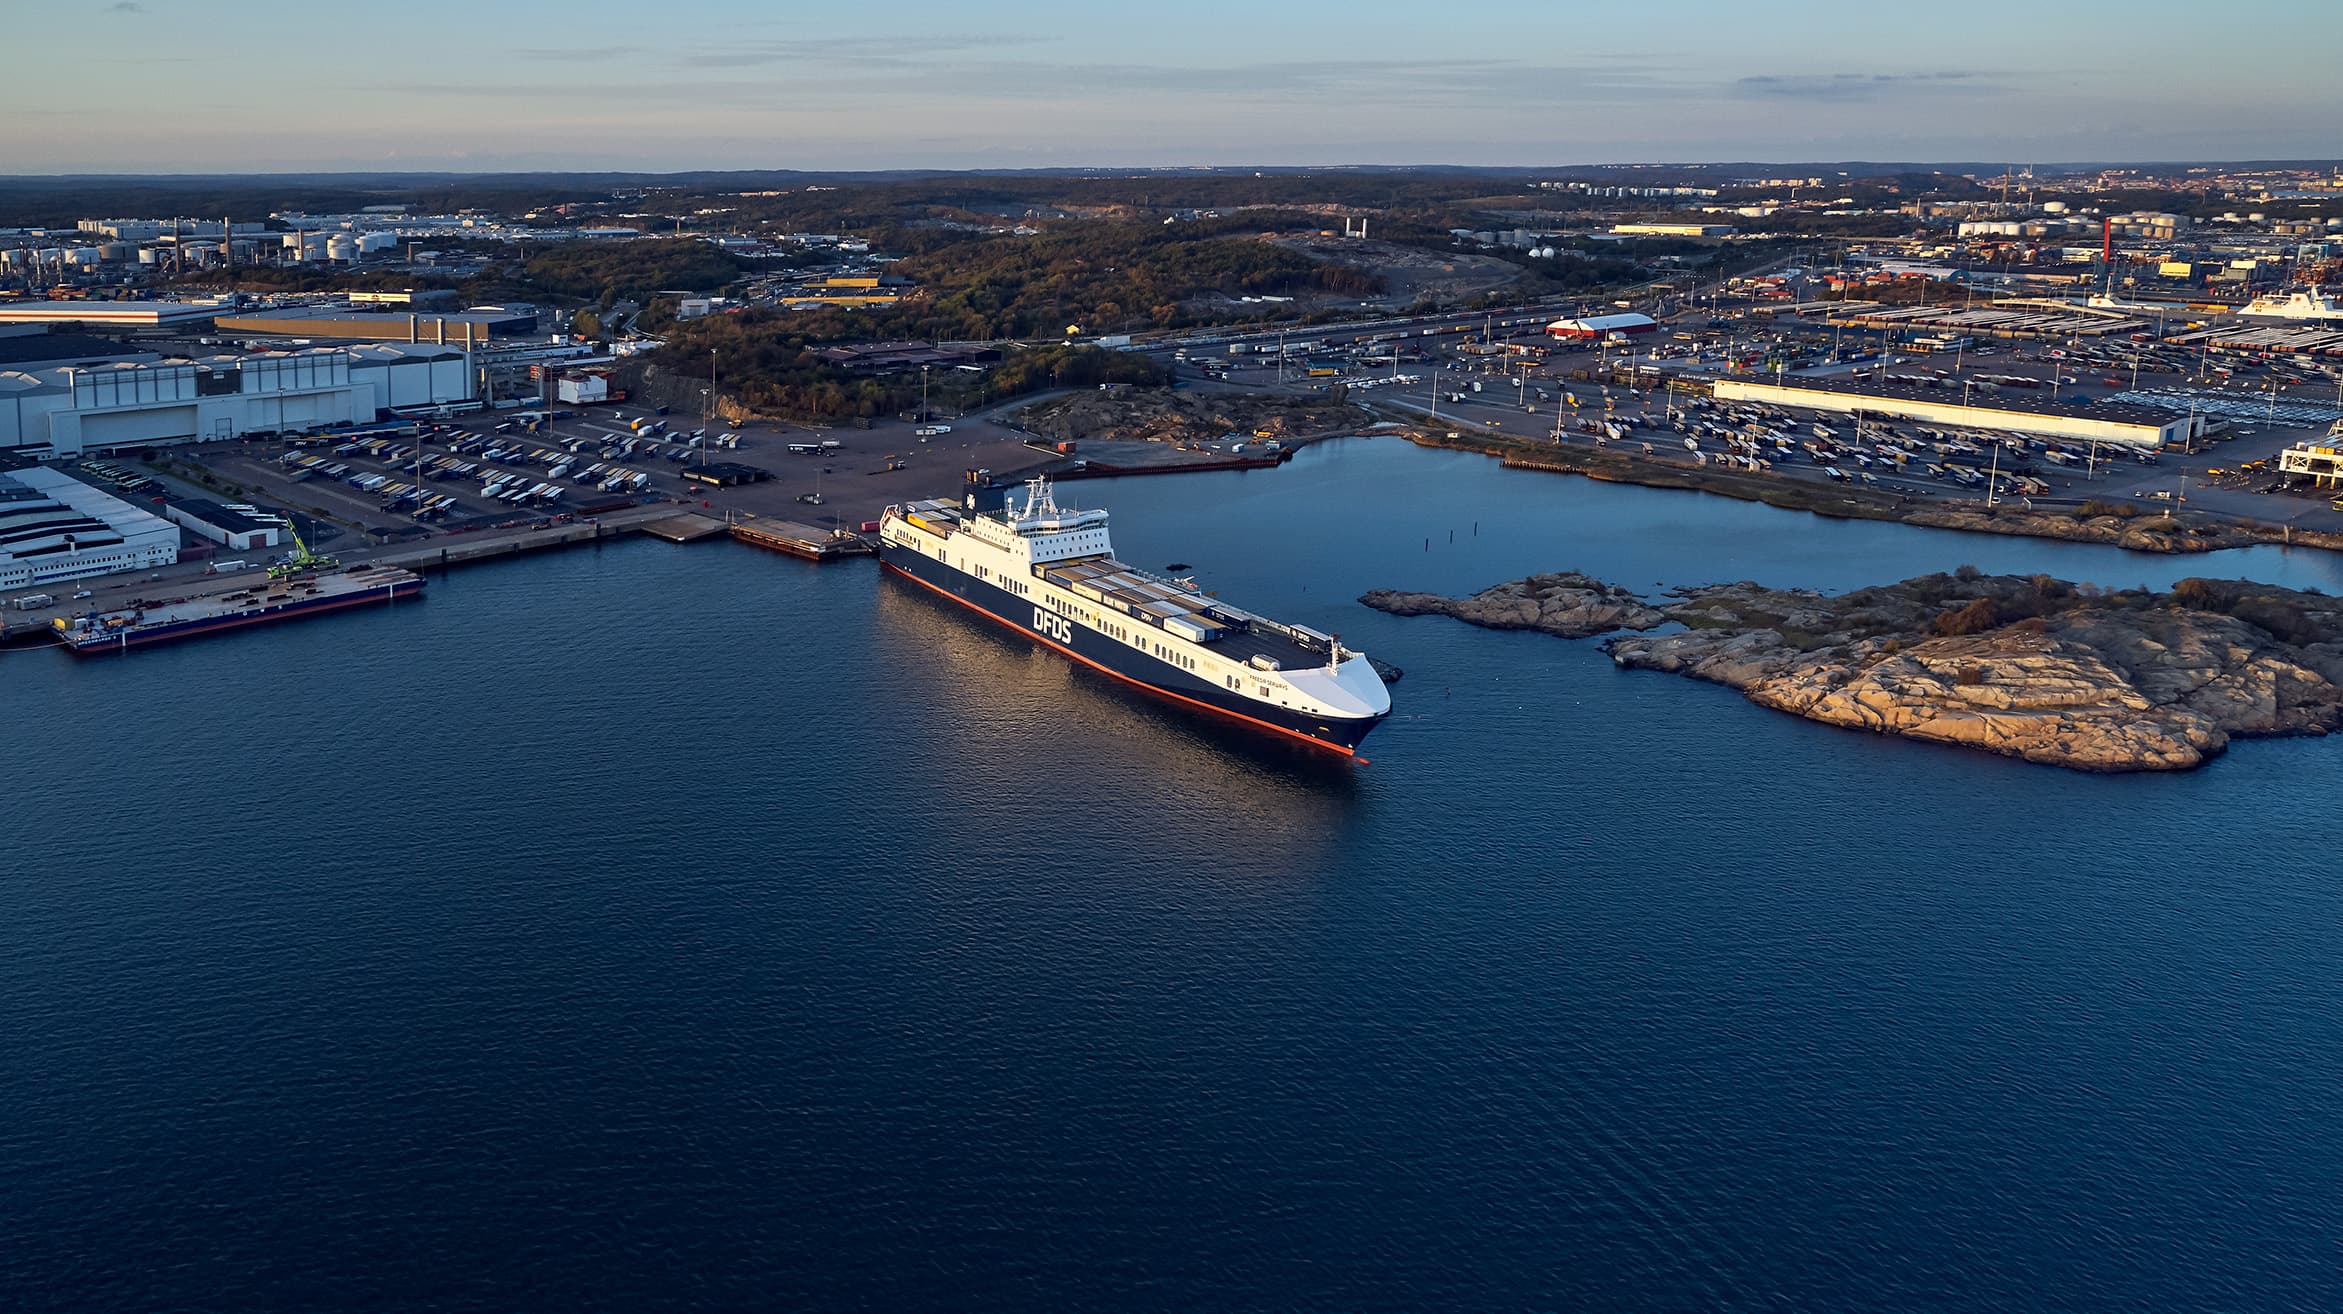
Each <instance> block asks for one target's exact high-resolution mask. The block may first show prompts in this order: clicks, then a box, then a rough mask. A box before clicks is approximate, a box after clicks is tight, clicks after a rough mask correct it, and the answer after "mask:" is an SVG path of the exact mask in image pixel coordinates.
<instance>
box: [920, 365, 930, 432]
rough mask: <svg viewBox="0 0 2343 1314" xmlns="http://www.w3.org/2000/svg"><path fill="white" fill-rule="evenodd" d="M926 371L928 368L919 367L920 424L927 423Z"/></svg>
mask: <svg viewBox="0 0 2343 1314" xmlns="http://www.w3.org/2000/svg"><path fill="white" fill-rule="evenodd" d="M927 370H928V367H927V366H925V365H922V366H920V367H919V422H920V423H921V424H926V423H927Z"/></svg>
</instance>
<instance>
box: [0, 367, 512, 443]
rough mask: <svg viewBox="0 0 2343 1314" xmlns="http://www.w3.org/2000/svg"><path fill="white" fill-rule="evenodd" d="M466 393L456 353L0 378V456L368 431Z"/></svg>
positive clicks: (469, 379) (467, 375) (466, 372)
mask: <svg viewBox="0 0 2343 1314" xmlns="http://www.w3.org/2000/svg"><path fill="white" fill-rule="evenodd" d="M473 391H474V390H473V370H472V364H471V360H470V358H469V356H468V355H467V354H466V353H465V352H464V351H463V350H462V349H460V348H456V347H441V346H433V345H427V344H415V345H409V344H403V343H401V344H386V345H382V346H364V347H321V348H315V349H312V350H305V351H289V352H269V353H267V354H264V355H257V356H210V357H205V358H203V359H201V360H162V361H154V362H150V363H143V364H134V363H124V362H117V363H111V364H106V365H98V366H89V367H69V368H63V369H46V370H31V371H10V372H0V450H11V449H13V450H14V451H16V452H18V453H19V454H21V455H26V456H33V457H38V458H47V457H73V456H82V455H87V454H94V453H102V452H111V451H122V450H127V449H131V448H138V447H152V446H158V445H168V444H174V443H188V442H209V441H224V440H228V439H234V438H240V437H243V436H244V435H246V434H254V433H277V432H282V431H288V430H301V429H314V428H318V427H321V426H325V425H333V424H350V423H355V422H361V421H370V420H374V419H376V418H378V417H379V416H380V414H381V412H383V411H386V410H388V409H390V408H392V407H394V406H427V405H438V404H440V403H443V402H455V401H468V400H470V399H471V397H472V395H473Z"/></svg>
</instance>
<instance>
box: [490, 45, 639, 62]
mask: <svg viewBox="0 0 2343 1314" xmlns="http://www.w3.org/2000/svg"><path fill="white" fill-rule="evenodd" d="M514 53H515V54H517V55H519V56H520V57H521V58H523V59H542V60H551V61H554V62H557V63H564V64H596V63H600V62H601V61H603V60H606V59H617V58H619V57H620V56H622V55H628V54H640V53H641V52H640V51H638V50H635V49H633V48H631V47H628V46H570V47H566V48H554V47H537V48H532V49H528V50H520V51H515V52H514Z"/></svg>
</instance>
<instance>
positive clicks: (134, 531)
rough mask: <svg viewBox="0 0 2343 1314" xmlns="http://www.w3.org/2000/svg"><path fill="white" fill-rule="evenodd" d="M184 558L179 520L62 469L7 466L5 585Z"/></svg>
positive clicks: (0, 542) (1, 521)
mask: <svg viewBox="0 0 2343 1314" xmlns="http://www.w3.org/2000/svg"><path fill="white" fill-rule="evenodd" d="M178 559H179V527H178V526H177V525H174V524H170V523H168V522H167V521H165V520H163V519H162V518H161V517H159V516H156V515H152V514H149V513H148V512H145V511H141V510H139V509H138V508H137V507H134V506H132V505H131V504H129V503H128V502H125V501H123V500H122V499H121V498H118V497H115V496H113V495H112V494H110V493H102V492H100V491H98V490H97V489H95V488H92V487H91V486H90V485H88V484H85V483H83V482H81V481H80V480H79V479H76V478H74V477H73V476H71V475H69V474H66V473H64V472H63V471H60V470H50V469H45V468H42V467H39V466H34V467H31V468H29V469H21V470H0V589H14V588H22V587H23V586H25V585H27V584H45V583H48V582H50V581H52V580H67V579H81V578H84V577H86V576H90V575H105V574H111V573H112V572H114V571H117V570H146V569H151V568H153V567H156V566H168V565H170V564H171V563H172V562H175V561H177V560H178Z"/></svg>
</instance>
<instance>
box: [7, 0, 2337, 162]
mask: <svg viewBox="0 0 2343 1314" xmlns="http://www.w3.org/2000/svg"><path fill="white" fill-rule="evenodd" d="M9 9H10V12H9V14H8V16H7V17H6V20H5V22H4V23H0V31H4V32H5V34H6V40H5V43H4V46H5V48H6V49H7V50H8V51H9V58H8V60H7V66H6V72H5V73H4V74H0V125H5V129H6V130H5V131H0V173H7V174H42V173H110V172H131V173H212V172H271V171H287V170H301V171H317V170H363V171H396V170H464V171H473V170H477V171H505V170H524V169H549V170H628V171H636V170H642V171H665V170H682V169H818V170H834V169H897V168H917V169H931V168H936V169H949V168H1033V167H1075V166H1115V165H1131V166H1167V165H1219V166H1225V167H1234V166H1240V165H1263V164H1270V165H1335V164H1474V165H1524V166H1539V165H1562V164H1574V163H1611V162H1634V161H1698V160H1761V161H1763V160H1770V161H1809V160H1811V161H1824V160H1851V159H1861V160H1899V161H1903V160H1909V161H1922V162H1925V161H1949V160H1958V161H1979V162H1987V161H1999V162H2008V163H2015V164H2021V165H2022V164H2028V163H2056V162H2067V161H2086V160H2088V161H2100V160H2108V161H2121V160H2139V161H2158V160H2184V159H2269V158H2312V157H2320V156H2331V155H2333V154H2335V153H2336V152H2337V151H2343V135H2339V134H2338V132H2337V131H2336V125H2337V124H2339V123H2343V79H2339V78H2337V77H2336V76H2334V66H2333V63H2332V60H2333V52H2334V51H2335V50H2336V49H2338V48H2343V46H2339V43H2338V41H2337V38H2338V37H2343V3H2338V0H2224V2H2223V3H2219V4H2212V3H2205V2H2204V0H2197V2H2196V3H2188V4H2183V3H2177V2H2174V0H2124V2H2122V3H2113V2H2110V0H2067V2H2066V3H2059V4H2050V3H2042V2H2041V0H2032V2H2030V3H2016V2H2013V0H1964V3H1962V4H1958V5H1922V4H1919V3H1915V2H1912V0H1739V2H1738V3H1729V4H1728V3H1711V2H1710V0H1672V2H1671V3H1664V4H1641V3H1633V2H1632V0H1607V2H1601V3H1585V2H1582V0H1460V2H1457V3H1425V2H1423V0H1417V2H1415V3H1408V4H1399V3H1390V2H1387V0H1345V2H1344V3H1339V4H1336V3H1320V2H1319V0H1250V2H1249V3H1230V2H1228V0H1184V2H1178V0H1175V2H1173V3H1156V4H1136V3H1128V2H1127V0H1126V2H1124V3H1117V0H1086V2H1084V3H1065V2H1061V0H1026V2H1025V3H1012V2H1008V0H994V2H993V3H972V2H967V0H963V2H960V3H951V2H948V0H886V3H873V4H853V3H839V2H838V0H825V2H824V3H820V4H814V3H807V2H805V0H766V2H764V3H754V2H751V0H633V2H631V3H621V2H619V0H391V2H390V3H383V4H363V3H360V4H322V3H319V2H318V0H299V3H292V2H290V0H287V2H280V0H206V2H204V3H193V2H189V0H38V3H27V4H23V5H11V6H9Z"/></svg>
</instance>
